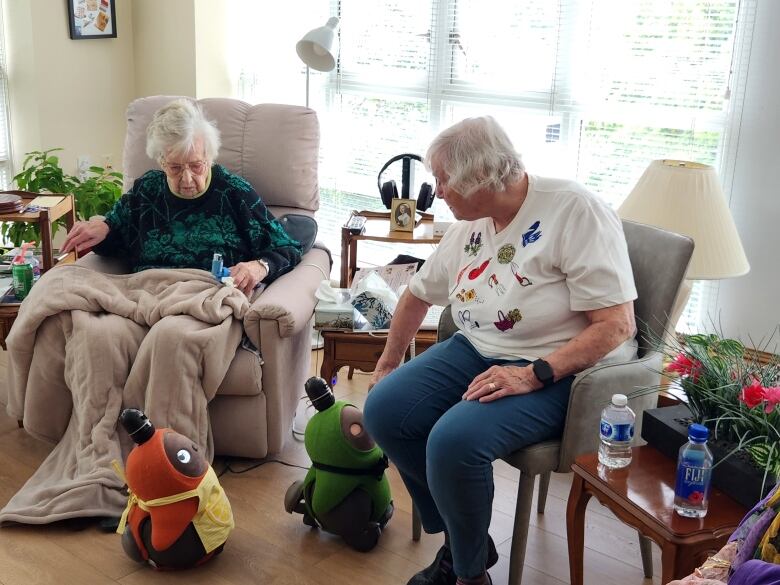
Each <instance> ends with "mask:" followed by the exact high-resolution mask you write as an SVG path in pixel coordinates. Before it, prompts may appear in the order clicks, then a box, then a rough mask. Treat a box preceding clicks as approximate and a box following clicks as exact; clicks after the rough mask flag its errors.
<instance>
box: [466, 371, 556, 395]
mask: <svg viewBox="0 0 780 585" xmlns="http://www.w3.org/2000/svg"><path fill="white" fill-rule="evenodd" d="M541 387H542V383H541V382H540V381H539V379H538V378H537V377H536V376H535V375H534V371H533V369H532V368H531V366H530V365H529V366H524V367H520V366H492V367H491V368H489V369H487V370H485V371H484V372H482V373H481V374H480V375H479V376H477V377H476V378H474V380H472V382H471V384H469V387H468V388H467V389H466V393H465V394H464V395H463V399H464V400H479V401H480V402H492V401H493V400H498V399H499V398H503V397H504V396H511V395H513V394H528V393H529V392H533V391H534V390H538V389H539V388H541Z"/></svg>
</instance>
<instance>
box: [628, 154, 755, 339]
mask: <svg viewBox="0 0 780 585" xmlns="http://www.w3.org/2000/svg"><path fill="white" fill-rule="evenodd" d="M618 215H619V216H620V217H621V218H623V219H629V220H632V221H636V222H639V223H645V224H649V225H654V226H658V227H661V228H664V229H666V230H669V231H672V232H676V233H678V234H683V235H686V236H690V237H691V238H693V241H694V244H695V247H694V250H693V257H692V258H691V263H690V265H689V266H688V272H687V274H686V277H685V278H686V279H685V281H683V286H682V287H681V289H680V293H679V294H678V295H677V300H676V302H675V307H674V309H673V310H672V315H670V317H671V321H670V324H671V328H672V331H671V332H673V331H674V328H675V327H676V325H677V322H678V321H679V320H680V316H681V315H682V312H683V310H684V309H685V305H686V304H687V303H688V297H689V296H690V293H691V288H692V286H693V281H694V280H717V279H721V278H732V277H736V276H742V275H744V274H747V273H748V271H749V270H750V264H748V261H747V258H746V257H745V251H744V249H743V248H742V242H741V241H740V239H739V234H738V233H737V228H736V226H735V225H734V220H733V219H732V217H731V212H730V211H729V208H728V205H727V204H726V198H725V197H724V196H723V191H722V189H721V187H720V180H719V179H718V175H717V173H716V172H715V169H714V168H712V167H711V166H709V165H704V164H700V163H696V162H689V161H682V160H668V159H667V160H655V161H653V162H651V163H650V166H648V167H647V170H645V172H644V174H643V175H642V176H641V177H640V179H639V181H638V182H637V184H636V186H635V187H634V189H633V191H631V193H630V194H629V196H628V198H627V199H626V200H625V201H624V202H623V205H621V206H620V208H619V209H618Z"/></svg>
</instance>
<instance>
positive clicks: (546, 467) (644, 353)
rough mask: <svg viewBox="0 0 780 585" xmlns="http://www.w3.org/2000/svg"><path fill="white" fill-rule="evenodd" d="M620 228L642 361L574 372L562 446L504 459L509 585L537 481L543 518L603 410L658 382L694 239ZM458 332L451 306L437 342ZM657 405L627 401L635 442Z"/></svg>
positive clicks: (644, 399)
mask: <svg viewBox="0 0 780 585" xmlns="http://www.w3.org/2000/svg"><path fill="white" fill-rule="evenodd" d="M623 230H624V232H625V235H626V242H627V243H628V255H629V258H630V259H631V267H632V269H633V273H634V282H635V283H636V289H637V292H638V298H637V300H636V301H635V302H634V310H635V313H636V325H637V331H638V336H639V338H638V339H639V357H638V358H637V359H636V360H633V361H630V362H624V363H613V364H608V365H602V366H595V367H592V368H588V369H587V370H584V371H582V372H580V373H579V374H577V376H576V377H575V379H574V383H573V384H572V387H571V394H570V396H569V407H568V413H567V415H566V424H565V427H564V431H563V436H562V437H561V438H560V440H554V441H545V442H543V443H537V444H535V445H530V446H528V447H526V448H525V449H521V450H519V451H516V452H514V453H512V454H511V455H510V456H509V457H506V458H505V461H506V462H507V463H509V464H510V465H511V466H512V467H515V468H517V469H519V470H520V481H519V485H518V490H517V505H516V508H515V522H514V531H513V534H512V552H511V558H510V563H509V585H520V582H521V581H522V576H523V564H524V561H525V548H526V543H527V540H528V524H529V520H530V516H531V504H532V499H533V491H534V480H535V479H536V476H537V475H538V476H539V499H538V502H537V511H538V513H539V514H542V513H544V506H545V501H546V498H547V488H548V486H549V483H550V474H551V473H552V472H553V471H555V472H558V473H568V472H569V471H570V470H571V464H572V463H573V462H574V459H575V458H576V457H577V456H578V455H581V454H583V453H589V452H593V451H596V450H597V449H598V444H599V434H598V425H599V419H600V416H601V410H602V409H603V408H604V406H605V405H606V404H607V403H608V402H609V400H610V397H611V396H612V395H613V394H616V393H622V394H630V393H631V392H632V391H634V390H637V389H639V388H645V387H652V386H655V385H657V384H658V383H659V382H660V372H661V367H662V365H661V362H662V355H661V354H660V353H659V352H657V351H655V349H654V348H653V340H657V339H661V338H662V337H663V335H664V333H665V331H666V329H667V326H668V321H669V314H670V313H671V311H672V307H673V305H674V301H675V298H676V296H677V292H678V290H679V288H680V284H681V283H682V281H683V279H684V277H685V272H686V270H687V269H688V263H689V261H690V258H691V254H692V253H693V240H691V239H690V238H688V237H686V236H681V235H679V234H675V233H671V232H667V231H665V230H662V229H659V228H655V227H651V226H647V225H643V224H639V223H634V222H631V221H623ZM455 331H457V327H456V325H455V323H454V322H453V320H452V315H451V313H450V311H449V308H447V309H446V310H445V311H444V313H442V316H441V319H440V321H439V334H438V338H439V341H441V340H443V339H446V338H448V337H450V336H451V335H452V334H453V333H454V332H455ZM656 401H657V393H651V394H644V395H641V396H635V397H633V398H631V399H630V401H629V405H630V406H631V408H632V409H633V410H634V412H636V414H637V421H636V431H635V432H636V436H639V433H640V432H641V425H642V416H641V414H642V411H643V410H645V409H647V408H653V407H654V406H655V404H656ZM412 530H413V537H414V538H415V540H416V539H417V538H419V534H420V522H419V518H418V516H417V514H416V513H415V514H414V517H413V527H412ZM640 548H641V552H642V562H643V566H644V570H645V575H646V576H648V577H651V576H652V563H651V559H650V542H649V541H648V540H646V539H644V538H643V537H641V536H640Z"/></svg>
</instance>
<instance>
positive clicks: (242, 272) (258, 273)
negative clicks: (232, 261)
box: [230, 260, 268, 296]
mask: <svg viewBox="0 0 780 585" xmlns="http://www.w3.org/2000/svg"><path fill="white" fill-rule="evenodd" d="M267 275H268V272H267V271H266V269H265V266H263V265H262V264H260V263H259V262H255V261H254V260H251V261H249V262H239V263H238V264H236V265H235V266H231V267H230V276H231V277H233V284H234V285H235V286H236V288H237V289H239V290H240V291H241V292H242V293H244V294H245V295H246V296H250V295H251V294H252V291H253V290H255V287H256V286H257V285H258V284H260V282H261V281H262V280H263V279H264V278H265V277H266V276H267Z"/></svg>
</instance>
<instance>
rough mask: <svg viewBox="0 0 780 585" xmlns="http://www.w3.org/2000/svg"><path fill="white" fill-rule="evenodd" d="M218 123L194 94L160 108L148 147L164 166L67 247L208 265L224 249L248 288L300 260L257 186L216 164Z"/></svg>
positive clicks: (147, 263)
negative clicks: (204, 110)
mask: <svg viewBox="0 0 780 585" xmlns="http://www.w3.org/2000/svg"><path fill="white" fill-rule="evenodd" d="M219 146H220V139H219V131H218V130H217V128H216V127H215V126H214V125H213V124H212V123H211V122H210V121H209V120H207V119H206V118H205V116H204V115H203V112H202V111H201V109H200V107H199V106H197V105H196V104H194V103H193V102H191V101H190V100H186V99H182V100H177V101H174V102H171V103H170V104H168V105H166V106H164V107H162V108H161V109H160V110H159V111H157V112H156V113H155V115H154V118H153V119H152V122H151V123H150V124H149V127H148V129H147V144H146V153H147V154H148V155H149V157H150V158H152V159H154V160H156V161H158V162H159V164H160V167H161V168H162V171H149V172H147V173H146V174H144V175H143V176H142V177H141V178H140V179H138V180H137V181H136V182H135V184H134V185H133V187H132V189H130V192H129V193H127V194H125V195H124V196H123V197H122V198H121V199H120V200H119V201H118V202H117V203H116V205H115V206H114V208H113V209H112V210H111V211H110V212H109V213H108V214H107V215H106V217H105V219H95V220H91V221H87V222H77V223H76V225H75V226H74V227H73V229H72V230H71V231H70V232H69V233H68V236H67V239H66V240H65V243H64V244H63V251H66V252H67V251H70V250H73V249H77V250H79V251H80V250H82V249H85V248H91V247H94V251H95V252H96V253H97V254H101V255H105V256H117V257H122V258H125V259H127V260H129V262H130V264H131V266H132V268H133V271H136V272H137V271H140V270H144V269H147V268H202V269H204V270H210V269H211V261H212V258H213V256H214V253H219V254H221V255H222V258H223V261H224V264H225V266H228V267H230V275H231V276H232V277H233V281H234V283H235V285H236V286H237V287H238V288H239V289H241V290H242V291H243V292H244V293H246V294H247V295H250V294H251V292H252V291H253V290H254V289H255V288H256V287H257V285H258V284H260V283H264V284H269V283H270V282H272V281H273V280H275V279H276V278H278V277H279V276H281V275H282V274H284V273H285V272H288V271H289V270H291V269H292V268H293V267H294V266H295V265H296V264H298V263H299V262H300V258H301V247H300V245H299V244H298V242H296V241H295V240H293V239H291V238H290V237H289V236H288V235H287V232H285V230H284V228H283V227H282V226H281V224H279V222H277V221H276V219H275V218H274V217H273V215H272V214H271V213H270V212H269V211H268V209H267V208H266V206H265V205H264V204H263V202H262V201H261V200H260V197H259V196H258V194H257V193H256V192H255V191H254V189H253V188H252V186H251V185H250V184H249V183H248V182H247V181H246V180H244V179H243V178H241V177H239V176H238V175H234V174H232V173H231V172H230V171H228V170H227V169H226V168H224V167H222V166H220V165H218V164H214V160H215V159H216V157H217V153H218V152H219Z"/></svg>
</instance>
